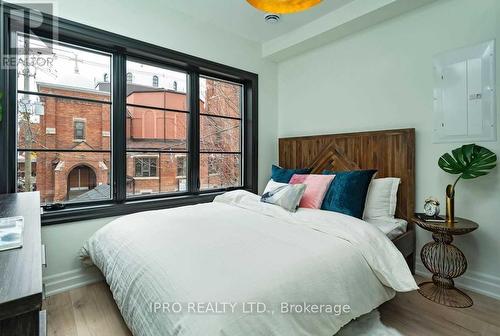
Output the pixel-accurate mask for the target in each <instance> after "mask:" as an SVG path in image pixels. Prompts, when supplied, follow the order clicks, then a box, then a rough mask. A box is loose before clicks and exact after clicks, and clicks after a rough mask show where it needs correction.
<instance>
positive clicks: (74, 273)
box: [43, 267, 103, 296]
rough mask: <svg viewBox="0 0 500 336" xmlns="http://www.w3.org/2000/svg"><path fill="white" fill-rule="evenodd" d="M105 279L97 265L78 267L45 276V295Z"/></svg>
mask: <svg viewBox="0 0 500 336" xmlns="http://www.w3.org/2000/svg"><path fill="white" fill-rule="evenodd" d="M102 280H103V276H102V274H101V272H100V271H99V270H98V269H97V267H89V268H77V269H74V270H71V271H68V272H63V273H58V274H54V275H49V276H46V277H43V283H44V284H45V296H51V295H55V294H58V293H62V292H66V291H69V290H71V289H74V288H78V287H83V286H86V285H89V284H91V283H95V282H99V281H102Z"/></svg>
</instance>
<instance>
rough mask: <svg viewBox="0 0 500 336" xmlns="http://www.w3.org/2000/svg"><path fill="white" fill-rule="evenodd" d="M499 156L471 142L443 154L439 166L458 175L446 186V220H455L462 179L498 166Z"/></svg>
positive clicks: (449, 221) (475, 175) (472, 177)
mask: <svg viewBox="0 0 500 336" xmlns="http://www.w3.org/2000/svg"><path fill="white" fill-rule="evenodd" d="M496 162H497V156H496V154H495V153H493V152H492V151H490V150H489V149H487V148H484V147H481V146H478V145H475V144H469V145H463V146H462V147H459V148H456V149H454V150H452V151H451V155H450V154H449V153H445V154H443V155H441V157H440V158H439V161H438V165H439V167H440V168H441V169H442V170H444V171H445V172H447V173H449V174H453V175H458V177H457V179H456V180H455V183H453V184H449V185H448V186H447V187H446V221H447V222H448V223H454V222H455V186H456V185H457V183H458V181H460V179H465V180H470V179H474V178H477V177H479V176H483V175H486V174H488V173H489V172H490V171H491V170H492V169H493V168H495V167H496Z"/></svg>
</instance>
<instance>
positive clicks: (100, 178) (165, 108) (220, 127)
mask: <svg viewBox="0 0 500 336" xmlns="http://www.w3.org/2000/svg"><path fill="white" fill-rule="evenodd" d="M37 86H38V92H40V93H42V94H45V96H39V100H40V103H41V104H42V105H43V114H42V115H40V116H38V117H34V116H32V115H23V113H22V105H21V107H20V110H21V111H20V113H19V117H18V119H19V121H18V125H19V126H18V127H19V130H18V133H19V140H18V141H19V144H18V147H19V148H26V149H29V148H38V149H46V150H44V151H38V152H27V151H25V152H20V155H19V157H18V166H19V173H18V175H19V183H18V188H19V189H20V190H21V191H23V190H27V189H28V187H27V184H28V182H26V179H25V173H26V168H27V167H26V166H25V162H31V176H32V179H31V180H32V181H31V183H32V186H31V189H32V190H33V189H36V190H38V191H40V194H41V199H42V202H43V203H52V202H75V201H88V200H99V199H109V198H110V193H111V188H110V180H111V176H110V174H112V171H113V170H112V167H111V162H112V160H111V154H110V151H111V132H112V131H111V119H110V117H111V104H108V103H106V102H109V101H110V94H109V92H110V90H109V89H110V83H108V82H103V83H99V84H97V86H96V89H95V90H88V89H81V88H76V87H70V86H63V85H57V84H47V83H37ZM240 90H241V89H240V87H239V86H237V85H233V84H229V83H224V82H220V81H212V80H209V79H207V80H206V91H205V97H204V99H202V100H200V113H202V114H203V115H202V116H200V148H201V150H202V151H205V152H210V153H202V154H200V177H201V181H200V184H201V188H202V189H207V188H218V187H227V186H233V185H234V186H236V185H239V184H240V175H241V173H240V157H239V155H236V154H217V153H218V152H238V151H240V142H241V141H240V120H237V119H235V118H240V117H241V116H240V111H241V108H240V106H241V92H240ZM127 91H128V92H127V94H128V95H127V104H130V105H128V106H127V111H126V113H127V118H126V122H127V124H126V126H127V127H126V130H127V134H125V135H124V136H126V141H127V161H126V162H127V167H126V168H127V193H128V194H129V195H130V196H132V195H138V194H149V193H171V192H176V191H184V190H186V178H187V159H188V156H187V155H186V153H185V152H186V151H187V150H188V147H187V140H186V139H187V132H188V121H189V119H188V117H189V115H188V111H189V109H188V99H187V96H186V94H185V93H184V92H178V91H175V90H167V89H161V88H157V87H149V86H144V85H138V84H133V83H129V84H127ZM56 96H57V97H56ZM60 96H67V97H74V98H76V97H78V98H84V99H86V100H78V99H72V98H62V97H60ZM100 101H101V102H100ZM21 102H22V99H21ZM221 116H222V117H229V118H221ZM158 151H161V152H158ZM165 151H170V152H167V153H165ZM172 151H174V153H172ZM27 155H28V157H27ZM28 173H29V169H28Z"/></svg>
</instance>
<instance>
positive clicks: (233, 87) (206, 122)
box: [200, 77, 242, 189]
mask: <svg viewBox="0 0 500 336" xmlns="http://www.w3.org/2000/svg"><path fill="white" fill-rule="evenodd" d="M200 97H201V98H202V100H203V103H202V105H201V109H200V180H201V189H219V188H227V187H237V186H241V181H242V179H241V174H242V171H241V165H240V157H241V155H242V151H241V139H242V135H241V123H242V86H241V85H240V84H236V83H232V82H228V81H221V80H218V79H215V78H210V77H201V78H200Z"/></svg>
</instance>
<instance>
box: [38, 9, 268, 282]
mask: <svg viewBox="0 0 500 336" xmlns="http://www.w3.org/2000/svg"><path fill="white" fill-rule="evenodd" d="M55 10H56V13H55V14H56V15H57V16H60V17H63V18H67V19H70V20H73V21H76V22H80V23H83V24H87V25H90V26H93V27H97V28H100V29H104V30H107V31H111V32H114V33H117V34H120V35H125V36H129V37H132V38H135V39H138V40H141V41H146V42H150V43H153V44H156V45H160V46H164V47H167V48H170V49H173V50H177V51H181V52H184V53H187V54H191V55H194V56H198V57H202V58H205V59H209V60H212V61H216V62H219V63H223V64H227V65H230V66H234V67H237V68H241V69H244V70H248V71H251V72H255V73H257V74H258V75H259V176H268V175H269V172H268V171H269V167H270V165H271V163H273V162H275V158H276V155H277V141H276V139H277V99H276V95H277V66H276V64H274V63H272V62H270V61H266V60H263V59H262V58H261V54H260V52H261V49H260V45H259V44H257V43H254V42H251V41H248V40H245V39H243V38H241V37H238V36H236V35H233V34H232V33H230V32H227V31H224V30H220V29H218V28H216V27H214V26H210V25H207V24H202V23H197V22H196V21H194V20H192V19H191V18H190V17H188V16H186V15H184V14H182V13H179V12H174V11H172V10H170V9H169V8H168V7H167V6H165V3H164V2H163V1H152V0H149V1H137V0H106V1H98V0H85V1H81V0H59V1H56V5H55ZM259 182H260V183H259V184H260V188H261V189H262V188H263V183H265V179H259ZM108 222H109V219H101V220H94V221H85V222H77V223H68V224H62V225H56V226H50V227H44V228H43V229H42V239H43V241H44V242H45V243H46V244H47V253H48V256H47V259H48V263H49V266H48V268H47V269H45V271H44V277H45V278H46V280H47V279H48V290H49V291H56V290H58V288H62V287H64V286H71V284H72V283H76V282H77V281H79V280H78V279H80V280H81V279H88V277H87V276H86V275H82V274H80V273H79V271H80V263H79V261H78V258H77V254H78V250H79V249H80V247H81V245H82V243H83V241H84V240H85V239H87V238H88V237H90V235H91V234H92V233H93V232H95V230H97V228H99V227H101V226H103V225H104V224H106V223H108ZM68 272H69V273H68ZM68 277H73V278H74V279H73V281H69V280H68Z"/></svg>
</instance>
